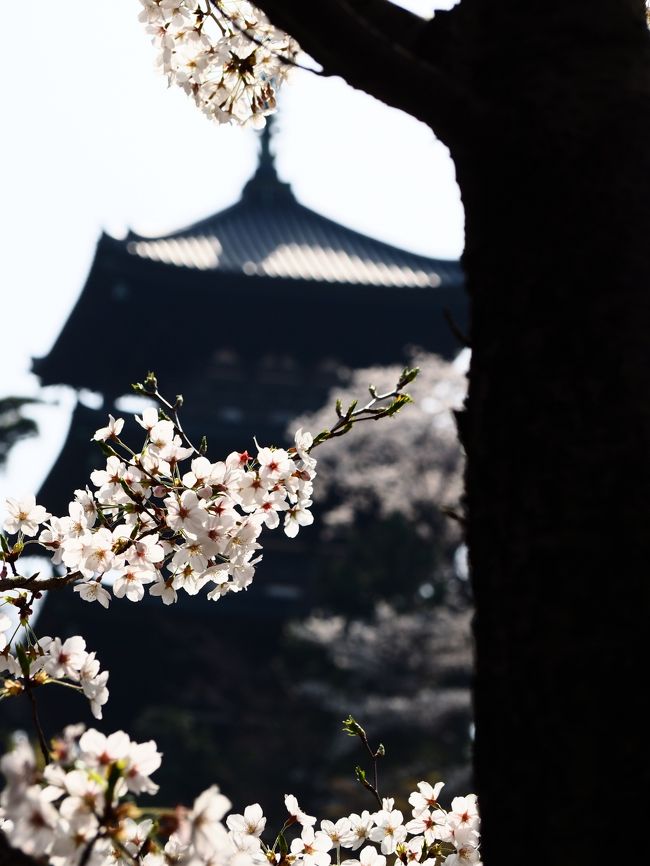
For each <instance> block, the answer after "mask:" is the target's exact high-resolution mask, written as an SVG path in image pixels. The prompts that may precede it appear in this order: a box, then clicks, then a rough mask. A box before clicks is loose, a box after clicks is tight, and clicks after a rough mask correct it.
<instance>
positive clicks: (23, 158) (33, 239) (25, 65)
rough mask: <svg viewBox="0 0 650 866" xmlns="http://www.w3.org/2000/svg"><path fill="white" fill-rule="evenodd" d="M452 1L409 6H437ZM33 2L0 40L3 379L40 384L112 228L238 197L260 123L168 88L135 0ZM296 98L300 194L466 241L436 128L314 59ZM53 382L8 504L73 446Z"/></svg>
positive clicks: (328, 208) (451, 252)
mask: <svg viewBox="0 0 650 866" xmlns="http://www.w3.org/2000/svg"><path fill="white" fill-rule="evenodd" d="M454 2H455V0H403V2H402V3H401V5H405V6H409V7H410V8H413V9H416V10H419V11H421V12H423V13H424V12H426V11H428V10H430V9H431V8H432V7H434V6H435V7H437V8H445V7H449V6H451V5H454ZM24 6H25V8H24V10H23V11H21V16H22V22H23V28H24V30H23V32H19V31H16V30H15V29H14V31H13V36H12V38H6V39H5V40H3V46H2V52H0V80H1V81H2V82H3V90H4V92H3V94H2V106H3V118H2V128H3V134H2V137H0V160H1V164H2V166H3V189H2V195H1V198H0V303H1V305H0V327H1V333H0V396H4V395H6V394H17V393H22V394H34V393H36V390H37V384H38V383H37V381H36V380H35V378H34V377H33V376H31V374H29V372H28V371H29V367H30V359H31V358H32V357H38V356H41V355H44V354H46V353H47V352H48V351H49V349H50V347H51V345H52V343H53V341H54V340H55V338H56V336H57V334H58V333H59V331H60V330H61V328H62V326H63V324H64V322H65V320H66V318H67V316H68V314H69V312H70V310H71V309H72V306H73V305H74V303H75V301H76V299H77V297H78V295H79V293H80V291H81V289H82V288H83V284H84V280H85V278H86V275H87V272H88V268H89V266H90V263H91V261H92V257H93V253H94V248H95V244H96V242H97V239H98V236H99V234H100V232H101V231H102V229H104V230H106V231H108V232H109V233H112V234H117V235H119V234H122V233H123V232H124V231H125V230H126V229H127V227H131V228H133V229H135V230H136V231H138V232H140V233H142V234H152V235H156V234H163V233H165V232H168V231H171V230H173V229H177V228H180V227H182V226H184V225H187V224H188V223H191V222H193V221H195V220H197V219H200V218H202V217H205V216H207V215H209V214H210V213H214V212H216V211H218V210H220V209H222V208H224V207H226V206H228V205H229V204H231V203H233V202H234V201H235V200H236V199H237V198H238V196H239V193H240V191H241V188H242V186H243V184H244V182H245V181H246V179H247V178H248V177H249V175H250V174H251V173H252V171H253V169H254V166H255V158H256V157H255V155H256V148H257V144H256V138H255V134H254V133H252V132H250V131H247V130H241V129H234V128H223V127H217V126H215V125H213V124H211V123H210V122H209V121H207V120H206V119H204V118H203V117H202V116H201V115H200V114H199V113H198V111H197V110H196V109H195V108H194V106H193V105H192V104H191V103H190V101H189V100H188V99H187V98H186V97H185V95H184V94H183V93H181V92H180V91H175V90H168V89H167V86H166V82H165V80H164V79H163V78H162V76H160V75H159V73H157V72H156V71H155V69H154V50H153V48H152V46H151V45H150V43H149V37H148V36H147V34H146V33H145V31H144V28H143V27H142V25H141V24H140V23H139V22H138V20H137V15H138V12H139V10H140V4H139V2H138V0H65V2H64V3H53V2H51V0H30V3H29V4H24ZM281 107H282V111H281V114H280V117H279V120H278V123H277V125H276V128H277V135H276V137H275V140H274V141H275V150H276V153H277V160H276V163H277V167H278V171H279V174H280V176H281V177H282V178H283V179H284V180H287V181H289V182H291V184H292V187H293V190H294V192H295V194H296V196H297V197H298V198H299V199H300V201H302V202H303V203H304V204H306V205H307V206H309V207H311V208H312V209H313V210H316V211H318V212H320V213H323V214H325V215H327V216H329V217H331V218H333V219H335V220H338V221H339V222H341V223H343V224H345V225H349V226H351V227H352V228H354V229H357V230H358V231H362V232H365V233H366V234H369V235H372V236H374V237H377V238H381V239H382V240H386V241H388V242H390V243H393V244H395V245H397V246H401V247H404V248H408V249H411V250H414V251H416V252H420V253H424V254H427V255H432V256H439V257H445V258H454V257H457V256H459V255H460V252H461V250H462V243H463V240H462V238H463V229H462V226H463V216H462V208H461V205H460V199H459V194H458V190H457V187H456V185H455V182H454V170H453V165H452V163H451V161H450V159H449V157H448V155H447V152H446V149H445V148H444V147H443V146H442V145H440V144H439V143H438V142H436V140H435V139H434V137H433V134H432V133H431V132H430V130H429V129H428V128H427V127H425V126H424V125H422V124H420V123H418V122H417V121H414V120H413V119H412V118H410V117H408V116H406V115H404V114H402V113H401V112H398V111H395V110H392V109H388V108H386V107H385V106H383V105H382V104H380V103H378V102H377V101H375V100H373V99H370V98H369V97H367V96H365V95H363V94H360V93H357V92H354V91H352V90H351V89H350V88H349V87H347V85H345V84H344V83H343V82H342V81H341V80H339V79H333V80H325V79H320V78H317V77H316V76H313V75H310V74H308V73H300V72H297V73H296V74H295V79H294V82H293V84H290V85H288V86H287V87H286V88H285V91H284V95H283V99H282V104H281ZM199 165H200V166H201V168H200V169H197V166H199ZM179 315H186V316H187V317H188V318H190V317H191V315H192V311H191V310H179ZM111 324H115V325H117V326H119V324H120V323H110V322H107V323H106V331H105V332H104V333H98V334H97V344H98V346H99V347H102V348H104V349H105V350H106V352H107V353H108V352H110V351H111V349H112V347H113V345H114V342H113V341H114V335H113V333H112V332H111ZM72 351H74V350H73V349H72ZM78 363H79V364H83V363H84V359H83V358H78ZM46 399H47V400H49V401H54V400H58V401H59V407H58V408H55V407H43V408H41V409H40V410H37V411H36V412H35V413H34V415H35V417H37V420H38V422H39V425H40V427H41V431H42V435H41V437H39V440H38V442H32V443H25V444H23V445H20V446H18V447H17V448H16V449H15V451H14V454H13V456H12V459H11V461H10V467H9V472H8V474H7V475H5V476H3V475H1V474H0V503H2V502H3V500H4V497H5V495H19V494H22V493H26V492H30V491H34V490H36V489H37V487H38V485H39V484H40V483H41V481H42V479H43V477H44V475H45V474H46V472H47V470H48V468H49V465H50V463H51V462H52V461H53V460H54V459H55V457H56V454H57V453H58V449H59V447H60V444H61V441H62V438H63V436H64V435H65V431H66V425H67V419H68V417H69V409H70V406H71V405H72V403H71V401H72V399H73V397H72V395H71V394H66V393H61V392H54V393H53V392H52V390H50V393H49V394H48V395H46ZM1 510H2V508H1V505H0V511H1Z"/></svg>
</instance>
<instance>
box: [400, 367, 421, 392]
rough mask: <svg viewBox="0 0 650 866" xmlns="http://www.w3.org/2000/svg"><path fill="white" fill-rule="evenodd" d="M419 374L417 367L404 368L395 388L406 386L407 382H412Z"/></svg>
mask: <svg viewBox="0 0 650 866" xmlns="http://www.w3.org/2000/svg"><path fill="white" fill-rule="evenodd" d="M419 372H420V368H419V367H411V368H409V367H404V369H403V370H402V375H401V376H400V378H399V384H398V386H397V387H398V388H403V387H404V385H408V383H409V382H412V381H413V380H414V379H415V377H416V376H417V375H418V373H419Z"/></svg>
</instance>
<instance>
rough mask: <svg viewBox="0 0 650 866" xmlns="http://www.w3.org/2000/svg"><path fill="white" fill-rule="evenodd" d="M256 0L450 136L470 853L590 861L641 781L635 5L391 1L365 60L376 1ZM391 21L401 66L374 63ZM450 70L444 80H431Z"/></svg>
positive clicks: (643, 595) (646, 137)
mask: <svg viewBox="0 0 650 866" xmlns="http://www.w3.org/2000/svg"><path fill="white" fill-rule="evenodd" d="M261 5H262V6H263V7H264V8H265V9H266V10H267V11H268V14H269V15H270V17H271V19H272V20H274V22H275V23H277V24H278V25H280V26H285V27H288V29H289V30H290V32H292V34H293V35H294V36H296V38H298V39H299V40H301V41H302V43H303V47H304V48H305V49H306V50H307V51H309V52H310V53H312V54H313V56H314V57H315V58H316V59H317V60H320V61H321V62H322V63H323V65H324V68H325V71H326V72H338V73H339V74H343V75H344V77H346V78H347V79H348V81H349V82H350V83H351V84H353V85H356V86H360V87H361V88H363V89H365V90H368V91H369V92H371V93H373V95H375V96H377V97H378V98H380V99H382V98H383V99H384V100H385V101H387V102H389V103H390V104H392V105H396V106H397V107H402V108H404V109H405V110H407V111H410V112H411V113H413V114H415V116H417V117H419V118H420V119H422V120H425V121H426V122H428V123H429V124H430V125H431V127H432V128H433V129H434V131H436V132H437V133H438V134H439V135H440V136H441V137H442V138H443V140H444V141H445V142H446V143H447V144H448V145H449V146H450V149H451V153H452V156H453V158H454V161H455V164H456V169H457V176H458V180H459V183H460V187H461V191H462V196H463V202H464V205H465V211H466V251H465V254H464V256H463V263H464V267H465V270H466V275H467V285H468V291H469V293H470V296H471V305H472V313H471V316H472V325H471V343H472V353H473V355H472V366H471V371H470V383H469V397H468V400H467V404H466V410H465V412H463V413H462V414H461V416H460V418H459V426H460V432H461V438H462V441H463V443H464V446H465V448H466V451H467V455H468V461H467V474H466V507H467V517H468V544H469V550H470V560H471V566H472V579H473V585H474V592H475V599H476V619H475V637H476V649H477V661H476V677H475V717H476V744H475V772H476V785H477V791H478V794H479V800H480V807H481V812H482V816H483V859H484V863H485V864H486V866H508V864H510V863H512V864H520V863H521V861H522V859H525V860H526V862H527V863H533V864H536V863H544V864H546V866H553V864H558V866H563V864H571V866H579V864H587V863H589V864H591V863H595V862H600V861H601V858H602V857H603V836H604V834H608V833H610V832H611V831H610V830H608V828H607V826H606V824H605V822H604V815H605V814H606V808H605V804H606V803H609V802H611V801H612V800H613V801H614V802H615V803H616V804H617V805H618V804H619V803H621V804H622V803H623V802H629V801H632V802H635V803H636V802H639V801H640V800H641V799H642V798H645V796H647V795H646V788H647V786H648V781H649V773H648V749H647V742H646V740H647V735H646V732H645V727H646V726H645V723H644V722H643V721H642V720H643V719H644V715H643V714H642V712H641V703H642V698H643V692H644V688H643V687H642V686H641V684H642V683H643V682H645V680H646V677H647V673H646V669H647V666H646V664H645V652H644V650H645V642H646V641H645V634H644V631H645V628H646V622H647V617H648V609H649V606H648V578H647V572H648V563H649V561H650V529H649V528H648V509H647V500H648V490H649V488H650V484H649V482H650V477H649V476H650V470H649V459H650V458H649V447H648V446H649V442H650V400H649V399H648V380H649V378H650V357H649V356H650V304H649V302H648V288H649V286H650V254H649V252H648V247H649V239H650V81H649V77H648V73H649V70H650V64H649V62H648V60H649V56H648V51H649V49H650V42H649V38H648V33H647V29H646V25H645V20H644V14H645V9H644V2H643V0H560V2H552V3H547V4H543V5H540V4H531V3H522V2H521V0H462V2H461V4H460V6H458V7H457V8H456V9H454V10H453V11H452V12H450V13H447V14H446V15H445V14H441V15H438V16H436V17H435V18H434V20H433V22H431V23H430V24H427V25H422V24H418V23H417V22H415V21H414V22H413V24H412V26H411V25H409V23H408V20H407V19H405V18H404V17H403V16H402V15H401V13H396V15H397V17H396V18H395V20H393V21H391V27H392V29H391V30H389V29H385V30H384V31H383V37H384V40H383V41H382V39H378V42H377V45H378V46H379V47H378V50H377V57H376V58H375V57H373V56H371V53H369V52H370V48H369V47H368V44H367V43H368V40H366V41H364V43H363V44H364V46H366V47H365V48H364V51H359V52H357V53H356V54H353V53H352V52H350V51H349V50H347V49H346V50H345V51H341V53H340V56H337V55H336V46H337V45H339V44H340V45H346V46H347V45H348V44H349V42H350V39H348V38H347V35H349V34H351V36H352V37H354V34H355V32H356V29H359V28H361V29H363V19H364V16H365V21H366V24H367V28H366V30H367V32H366V34H365V35H366V36H367V35H368V34H375V35H376V34H377V33H378V31H379V30H380V29H381V27H382V19H381V16H380V11H381V6H382V5H383V6H385V5H386V4H382V3H381V2H377V0H364V2H360V3H358V4H356V5H355V4H351V3H349V2H347V0H322V2H320V3H312V4H291V3H288V2H286V0H262V2H261ZM303 5H309V6H310V8H311V16H312V19H311V20H312V22H313V21H318V14H319V12H320V10H321V9H322V10H323V12H324V17H323V23H322V26H321V27H319V28H315V27H314V26H313V24H310V22H309V20H308V19H307V18H306V17H305V15H306V14H307V13H305V14H304V15H303V13H302V12H301V11H300V7H302V6H303ZM352 7H354V8H352ZM404 14H405V15H406V13H404ZM404 21H405V22H406V24H405V25H404V26H402V24H403V22H404ZM330 28H331V32H330ZM336 29H338V30H339V31H341V32H345V33H346V37H345V38H343V37H342V38H341V40H340V41H339V42H336V41H335V40H334V36H335V32H336ZM348 31H349V33H348ZM391 33H392V34H393V36H392V39H393V45H394V49H395V55H396V63H395V66H394V67H393V69H392V70H391V67H390V64H388V65H382V66H381V67H377V68H376V69H374V68H373V67H372V65H371V63H372V62H374V61H375V59H378V58H380V57H381V56H387V55H388V54H389V53H390V52H389V49H388V48H387V46H386V40H388V41H390V39H391ZM405 53H407V54H408V55H409V56H410V57H411V58H412V63H411V72H412V74H411V77H410V81H409V79H408V64H406V65H405V63H404V56H405ZM423 59H424V61H425V62H430V64H431V65H432V66H433V67H434V70H433V74H430V75H428V74H425V73H424V72H422V69H421V64H420V61H421V60H423ZM405 69H406V77H404V78H401V76H404V75H405ZM373 72H374V75H375V78H374V79H373ZM391 72H392V73H393V75H394V77H393V79H391ZM445 74H447V76H448V83H449V88H448V90H446V91H445V92H444V93H443V94H442V96H441V94H440V93H439V92H438V90H437V89H436V87H435V86H433V85H434V82H436V83H438V84H439V83H440V81H441V80H444V78H445ZM400 86H401V87H402V88H403V90H404V96H403V97H400V95H399V90H400ZM406 91H408V92H406ZM396 94H397V95H396ZM463 103H465V105H463ZM538 837H540V838H538Z"/></svg>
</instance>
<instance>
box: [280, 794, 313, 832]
mask: <svg viewBox="0 0 650 866" xmlns="http://www.w3.org/2000/svg"><path fill="white" fill-rule="evenodd" d="M284 805H285V806H286V809H287V812H288V813H289V814H290V815H291V816H292V817H293V818H295V819H296V821H297V822H298V823H299V824H301V825H302V826H303V827H312V826H313V825H314V824H315V823H316V818H315V817H313V816H312V815H307V814H306V813H305V812H303V811H302V809H301V808H300V805H299V803H298V800H297V799H296V797H294V795H293V794H285V795H284Z"/></svg>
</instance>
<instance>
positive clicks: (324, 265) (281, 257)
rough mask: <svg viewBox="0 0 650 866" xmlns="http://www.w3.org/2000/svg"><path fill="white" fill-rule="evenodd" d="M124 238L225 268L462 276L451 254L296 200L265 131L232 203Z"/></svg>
mask: <svg viewBox="0 0 650 866" xmlns="http://www.w3.org/2000/svg"><path fill="white" fill-rule="evenodd" d="M123 243H124V244H125V246H126V250H127V252H128V254H129V255H131V256H133V257H135V258H138V259H144V260H149V261H154V262H159V263H163V264H166V265H171V266H172V267H179V268H190V269H193V270H201V271H216V272H222V273H224V274H243V275H246V276H258V277H266V278H271V279H273V278H281V279H296V280H306V281H317V282H324V283H338V284H356V285H366V286H378V287H381V286H385V287H390V288H400V287H404V288H437V287H439V286H441V285H445V286H452V285H460V284H461V283H462V273H461V269H460V265H459V264H458V262H456V261H447V260H441V259H432V258H429V257H427V256H422V255H417V254H415V253H410V252H407V251H406V250H402V249H399V248H398V247H394V246H391V245H390V244H387V243H383V242H382V241H378V240H375V239H374V238H370V237H368V236H366V235H364V234H361V233H360V232H357V231H354V230H352V229H349V228H346V227H345V226H342V225H340V224H339V223H336V222H334V221H333V220H330V219H327V218H326V217H324V216H321V215H320V214H318V213H315V212H314V211H312V210H310V209H309V208H307V207H305V206H304V205H301V204H300V203H299V202H298V201H297V200H296V198H295V197H294V195H293V193H292V191H291V188H290V186H289V185H288V184H286V183H283V182H281V181H280V180H279V178H278V176H277V174H276V171H275V167H274V164H273V159H272V157H271V154H270V150H269V136H268V133H267V134H265V135H263V137H262V148H261V156H260V160H259V164H258V168H257V171H256V172H255V174H254V176H253V177H252V178H251V180H249V182H248V183H247V184H246V186H245V188H244V190H243V193H242V196H241V199H240V200H239V201H238V202H237V203H236V204H235V205H233V206H232V207H229V208H227V209H225V210H223V211H220V212H219V213H217V214H215V215H213V216H210V217H208V218H207V219H203V220H201V221H199V222H197V223H194V224H193V225H191V226H189V227H187V228H184V229H181V230H179V231H176V232H173V233H171V234H168V235H165V236H163V237H155V238H147V237H143V236H141V235H138V234H136V233H134V232H130V233H129V235H128V236H127V238H126V239H125V240H124V241H123Z"/></svg>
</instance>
